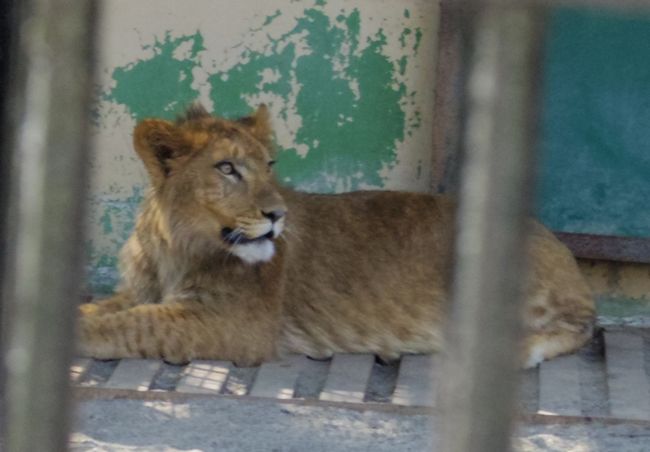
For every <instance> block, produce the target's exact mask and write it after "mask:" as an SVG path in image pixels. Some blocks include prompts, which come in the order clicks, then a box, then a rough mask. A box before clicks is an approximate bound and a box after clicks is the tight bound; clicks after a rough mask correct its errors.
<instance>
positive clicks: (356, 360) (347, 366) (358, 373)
mask: <svg viewBox="0 0 650 452" xmlns="http://www.w3.org/2000/svg"><path fill="white" fill-rule="evenodd" d="M374 362H375V357H374V356H373V355H358V354H336V355H334V357H333V358H332V362H331V364H330V370H329V374H328V375H327V380H326V381H325V387H324V388H323V390H322V391H321V394H320V396H319V399H320V400H324V401H328V402H349V403H361V402H363V397H364V396H365V393H366V385H367V384H368V378H370V372H371V371H372V365H373V364H374Z"/></svg>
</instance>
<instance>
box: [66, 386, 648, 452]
mask: <svg viewBox="0 0 650 452" xmlns="http://www.w3.org/2000/svg"><path fill="white" fill-rule="evenodd" d="M436 423H437V421H436V419H435V417H433V416H428V415H403V414H395V413H382V412H373V411H366V412H358V411H352V410H347V409H341V408H329V407H327V408H325V407H314V406H296V405H287V404H280V403H277V402H274V401H260V400H257V401H254V400H246V401H238V400H232V399H224V398H210V399H197V400H192V401H189V402H183V403H174V404H172V403H170V402H153V401H137V400H114V401H101V400H95V401H85V402H82V403H81V404H80V405H79V407H78V411H77V422H76V427H75V429H74V433H73V435H72V438H71V449H72V450H73V451H184V452H187V451H271V452H294V451H295V452H298V451H300V452H302V451H309V452H320V451H340V452H343V451H346V452H347V451H350V452H355V451H373V452H383V451H386V452H388V451H431V450H434V447H435V444H434V440H433V439H432V437H433V434H432V431H433V429H435V425H436ZM515 445H516V448H517V450H519V451H523V452H532V451H558V452H587V451H616V452H647V451H650V425H644V426H638V425H637V426H635V425H615V426H612V425H609V426H608V425H602V424H598V423H592V424H589V425H586V426H585V425H573V426H561V425H524V426H520V427H519V429H518V433H517V438H516V439H515Z"/></svg>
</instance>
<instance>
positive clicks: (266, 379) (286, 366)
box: [250, 355, 307, 399]
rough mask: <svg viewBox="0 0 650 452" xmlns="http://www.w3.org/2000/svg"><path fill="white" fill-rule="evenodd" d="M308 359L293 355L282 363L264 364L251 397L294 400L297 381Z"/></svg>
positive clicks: (252, 389)
mask: <svg viewBox="0 0 650 452" xmlns="http://www.w3.org/2000/svg"><path fill="white" fill-rule="evenodd" d="M306 359H307V358H306V357H305V356H299V355H293V356H289V357H287V358H285V359H283V360H282V361H274V362H268V363H264V364H262V366H261V367H260V369H259V371H258V372H257V377H256V378H255V382H254V383H253V387H252V388H251V391H250V395H252V396H255V397H272V398H275V399H291V398H293V393H294V390H295V386H296V380H297V379H298V374H299V373H300V371H301V370H302V368H303V365H304V363H305V360H306Z"/></svg>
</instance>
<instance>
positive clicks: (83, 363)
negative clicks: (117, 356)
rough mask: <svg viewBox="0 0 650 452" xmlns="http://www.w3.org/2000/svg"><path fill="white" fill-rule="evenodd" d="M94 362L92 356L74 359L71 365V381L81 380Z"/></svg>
mask: <svg viewBox="0 0 650 452" xmlns="http://www.w3.org/2000/svg"><path fill="white" fill-rule="evenodd" d="M92 364H93V360H92V359H90V358H77V359H75V360H74V361H72V366H70V382H72V383H76V382H78V381H80V380H81V378H82V377H83V376H84V375H85V374H86V372H88V369H90V366H91V365H92Z"/></svg>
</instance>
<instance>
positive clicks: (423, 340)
mask: <svg viewBox="0 0 650 452" xmlns="http://www.w3.org/2000/svg"><path fill="white" fill-rule="evenodd" d="M134 146H135V150H136V152H137V153H138V155H139V156H140V158H141V159H142V161H143V162H144V165H145V167H146V169H147V171H148V173H149V177H150V179H151V185H152V187H151V190H150V192H149V193H148V195H147V197H146V199H145V200H144V202H143V204H142V208H141V211H140V214H139V217H138V219H137V223H136V227H135V231H134V232H133V234H132V235H131V237H130V239H129V240H128V242H127V243H126V245H125V246H124V248H123V250H122V254H121V264H122V274H123V283H122V286H121V288H120V289H119V291H118V293H117V294H116V295H115V296H113V297H112V298H109V299H107V300H104V301H100V302H98V303H92V304H85V305H82V306H81V309H80V311H81V318H80V319H79V323H80V325H79V343H80V345H79V347H80V351H81V353H82V354H83V355H85V356H90V357H95V358H127V357H145V358H164V359H165V360H167V361H169V362H174V363H182V362H187V361H189V360H192V359H197V358H202V359H221V360H231V361H234V362H235V363H237V364H238V365H252V364H258V363H260V362H262V361H265V360H270V359H273V358H274V357H275V356H277V354H281V353H287V352H291V353H301V354H306V355H308V356H311V357H314V358H325V357H329V356H331V355H332V354H333V353H337V352H365V353H375V354H377V355H379V356H380V357H382V358H383V359H392V358H397V357H398V356H399V355H400V354H402V353H426V352H432V351H435V350H437V349H439V348H440V345H441V339H442V338H441V322H442V319H443V316H444V313H445V311H446V306H445V304H446V303H447V298H448V295H447V294H448V289H447V281H448V279H449V278H448V276H449V270H450V266H451V244H452V232H453V229H454V227H453V223H454V219H453V216H454V205H453V202H452V201H450V200H449V199H447V198H446V197H443V196H429V195H424V194H414V193H398V192H389V191H367V192H356V193H347V194H342V195H318V194H307V193H301V192H297V191H293V190H290V189H287V188H283V187H280V186H278V185H277V184H276V182H275V181H274V178H273V173H272V165H273V160H272V154H271V150H270V149H271V128H270V122H269V118H268V113H267V110H266V108H265V107H264V106H262V107H260V108H259V109H258V110H257V111H256V112H255V114H254V115H253V116H251V117H246V118H242V119H239V120H237V121H229V120H226V119H222V118H216V117H213V116H211V115H209V114H208V113H207V112H206V111H205V110H204V109H203V108H202V107H200V106H194V107H192V108H190V109H189V111H188V112H187V113H186V115H185V116H184V117H183V118H182V119H179V120H178V121H177V122H176V123H171V122H168V121H163V120H157V119H148V120H145V121H143V122H141V123H140V124H139V125H138V126H137V127H136V128H135V131H134ZM533 229H534V230H533V232H532V239H531V244H530V247H529V248H530V252H529V255H530V261H531V263H532V265H531V267H532V271H531V275H530V278H529V280H530V282H529V284H528V287H527V290H526V293H527V302H526V305H525V309H524V326H525V330H526V337H525V342H524V344H523V351H522V353H523V365H524V366H526V367H529V366H534V365H536V364H537V363H539V362H540V361H541V360H543V359H548V358H552V357H554V356H556V355H558V354H561V353H567V352H571V351H574V350H576V349H577V348H578V347H580V346H581V345H583V344H584V343H585V342H586V341H587V340H588V339H589V337H590V334H591V329H592V324H593V320H594V304H593V301H592V298H591V296H590V295H589V291H588V288H587V286H586V284H585V281H584V280H583V278H582V277H581V275H580V273H579V270H578V268H577V265H576V262H575V260H574V259H573V257H572V256H571V254H570V253H569V251H568V250H567V249H566V248H565V247H564V246H563V245H562V244H561V243H560V242H559V241H558V240H557V239H555V238H554V237H553V235H552V234H551V233H550V232H548V231H547V230H546V229H544V228H543V227H542V226H540V225H535V226H534V228H533Z"/></svg>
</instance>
